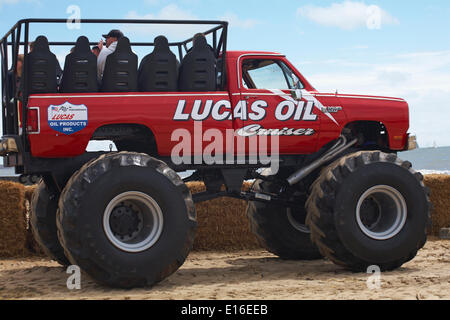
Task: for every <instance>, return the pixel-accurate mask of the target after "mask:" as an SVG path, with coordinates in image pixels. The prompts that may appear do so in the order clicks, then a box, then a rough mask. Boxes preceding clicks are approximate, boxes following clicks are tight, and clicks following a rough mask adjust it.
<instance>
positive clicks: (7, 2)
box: [0, 0, 39, 8]
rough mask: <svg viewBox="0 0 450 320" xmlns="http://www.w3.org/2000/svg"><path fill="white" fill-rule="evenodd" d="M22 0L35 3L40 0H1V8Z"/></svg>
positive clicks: (22, 0)
mask: <svg viewBox="0 0 450 320" xmlns="http://www.w3.org/2000/svg"><path fill="white" fill-rule="evenodd" d="M20 2H28V3H31V2H34V3H38V2H39V1H38V0H0V8H2V7H3V5H14V4H18V3H20Z"/></svg>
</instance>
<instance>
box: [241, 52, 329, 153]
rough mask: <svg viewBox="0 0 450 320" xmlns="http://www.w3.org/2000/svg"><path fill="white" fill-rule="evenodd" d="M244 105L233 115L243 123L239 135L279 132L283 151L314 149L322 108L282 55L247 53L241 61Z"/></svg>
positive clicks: (305, 151) (242, 99)
mask: <svg viewBox="0 0 450 320" xmlns="http://www.w3.org/2000/svg"><path fill="white" fill-rule="evenodd" d="M240 64H241V65H240V75H241V76H240V78H241V79H240V89H241V105H240V106H239V105H238V106H236V107H235V110H234V118H236V117H240V118H241V119H242V120H243V125H244V127H243V128H241V129H240V130H238V134H239V135H244V136H251V135H255V134H256V135H260V136H264V135H269V136H270V135H278V136H279V152H280V154H306V153H311V152H314V151H315V148H316V146H317V141H318V135H319V129H320V116H319V111H318V109H317V108H315V105H314V102H313V101H312V100H311V99H310V98H311V97H309V96H308V95H305V96H302V89H303V88H304V87H303V84H302V83H301V81H300V80H299V78H298V77H297V76H296V75H295V73H294V72H293V71H292V70H291V69H290V68H289V67H288V66H287V65H286V64H285V63H284V62H283V60H282V59H281V57H246V58H245V59H243V60H242V61H241V62H240Z"/></svg>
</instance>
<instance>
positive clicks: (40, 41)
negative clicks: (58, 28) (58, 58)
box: [33, 36, 50, 51]
mask: <svg viewBox="0 0 450 320" xmlns="http://www.w3.org/2000/svg"><path fill="white" fill-rule="evenodd" d="M33 51H50V47H49V45H48V39H47V38H46V37H45V36H39V37H37V38H36V40H35V41H34V47H33Z"/></svg>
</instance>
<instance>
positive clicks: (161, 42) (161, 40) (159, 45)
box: [154, 36, 169, 50]
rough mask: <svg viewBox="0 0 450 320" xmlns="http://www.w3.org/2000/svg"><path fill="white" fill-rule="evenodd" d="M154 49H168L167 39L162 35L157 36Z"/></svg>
mask: <svg viewBox="0 0 450 320" xmlns="http://www.w3.org/2000/svg"><path fill="white" fill-rule="evenodd" d="M154 43H155V50H162V49H169V40H167V38H166V37H164V36H158V37H156V38H155V41H154Z"/></svg>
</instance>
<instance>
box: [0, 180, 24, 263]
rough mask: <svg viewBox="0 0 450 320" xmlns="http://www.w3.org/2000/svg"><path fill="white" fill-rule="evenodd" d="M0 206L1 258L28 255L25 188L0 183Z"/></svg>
mask: <svg viewBox="0 0 450 320" xmlns="http://www.w3.org/2000/svg"><path fill="white" fill-rule="evenodd" d="M0 204H1V205H0V256H1V257H14V256H24V255H28V250H27V219H26V210H25V189H24V187H23V186H22V185H21V184H19V183H14V182H8V181H0Z"/></svg>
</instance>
